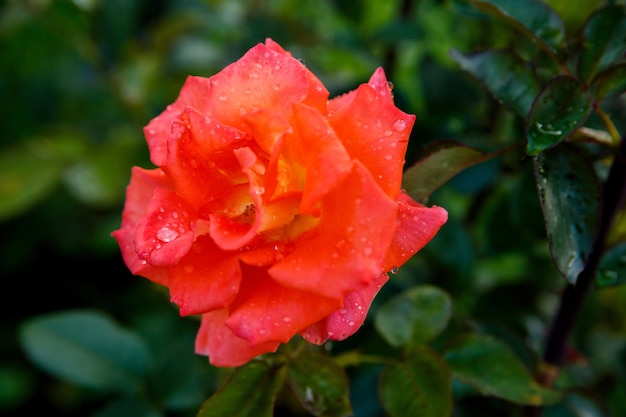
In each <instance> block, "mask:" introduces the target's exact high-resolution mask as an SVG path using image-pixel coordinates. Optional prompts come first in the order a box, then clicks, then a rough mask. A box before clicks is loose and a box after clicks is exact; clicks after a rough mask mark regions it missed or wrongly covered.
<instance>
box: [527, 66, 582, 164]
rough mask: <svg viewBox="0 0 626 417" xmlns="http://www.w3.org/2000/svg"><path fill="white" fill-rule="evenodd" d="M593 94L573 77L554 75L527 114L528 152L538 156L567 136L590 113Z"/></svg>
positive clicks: (580, 124)
mask: <svg viewBox="0 0 626 417" xmlns="http://www.w3.org/2000/svg"><path fill="white" fill-rule="evenodd" d="M591 104H592V101H591V96H589V94H588V93H587V92H586V91H584V90H583V86H582V85H581V84H580V83H579V82H578V81H576V80H575V79H574V78H571V77H567V76H559V77H555V78H553V79H552V80H551V81H550V82H549V83H548V85H547V86H546V87H545V89H544V90H543V91H542V92H541V93H540V94H539V96H538V97H537V99H536V100H535V103H534V104H533V106H532V109H531V110H530V115H529V116H528V126H527V139H528V143H527V144H526V152H527V153H528V154H529V155H537V154H539V153H540V152H542V151H544V150H546V149H548V148H550V147H552V146H554V145H556V144H557V143H559V142H560V141H562V140H563V139H565V138H566V137H568V136H569V135H570V134H571V133H572V132H573V131H574V130H575V129H577V128H578V127H580V126H582V125H583V124H584V123H585V121H586V120H587V117H589V114H590V113H591V107H592V106H591Z"/></svg>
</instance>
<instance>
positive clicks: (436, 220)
mask: <svg viewBox="0 0 626 417" xmlns="http://www.w3.org/2000/svg"><path fill="white" fill-rule="evenodd" d="M397 203H398V221H397V227H396V232H395V235H394V237H393V243H392V244H391V247H390V248H389V252H388V254H387V257H386V259H385V270H386V271H390V270H393V269H395V268H399V267H401V266H402V265H404V264H405V263H406V261H408V260H409V259H410V258H411V257H412V256H413V255H414V254H415V253H417V251H419V250H420V249H422V248H423V247H424V246H425V245H426V244H427V243H428V242H430V240H431V239H432V238H433V237H435V235H436V234H437V232H438V231H439V229H440V228H441V226H443V225H444V224H445V223H446V221H448V212H447V211H446V210H445V209H443V208H441V207H437V206H433V207H426V206H423V205H422V204H420V203H417V202H415V201H414V200H413V199H412V198H411V197H410V196H409V195H408V194H407V193H405V192H402V193H400V195H399V196H398V199H397Z"/></svg>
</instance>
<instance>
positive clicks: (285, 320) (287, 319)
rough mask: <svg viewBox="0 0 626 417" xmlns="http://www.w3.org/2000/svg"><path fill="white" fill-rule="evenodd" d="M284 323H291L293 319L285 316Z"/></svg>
mask: <svg viewBox="0 0 626 417" xmlns="http://www.w3.org/2000/svg"><path fill="white" fill-rule="evenodd" d="M283 321H284V322H285V323H289V322H290V321H291V317H289V316H285V317H283Z"/></svg>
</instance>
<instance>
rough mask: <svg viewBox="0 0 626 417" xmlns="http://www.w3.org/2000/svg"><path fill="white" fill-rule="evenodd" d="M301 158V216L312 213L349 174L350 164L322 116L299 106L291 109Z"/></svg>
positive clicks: (311, 109)
mask: <svg viewBox="0 0 626 417" xmlns="http://www.w3.org/2000/svg"><path fill="white" fill-rule="evenodd" d="M294 110H295V112H294V113H295V114H294V119H295V121H296V126H297V127H298V133H299V136H300V142H301V146H302V148H303V149H305V150H306V152H305V154H304V163H305V171H306V179H305V184H304V193H303V195H302V201H301V203H300V212H301V213H307V214H308V213H312V212H313V208H314V207H315V205H316V204H317V203H318V202H319V200H320V199H321V198H322V196H324V195H325V194H327V193H328V192H329V191H330V190H331V189H332V188H334V187H335V186H336V185H337V184H338V183H339V182H341V181H343V179H344V178H345V177H346V176H347V175H348V174H349V173H350V171H351V169H352V161H351V159H350V156H349V155H348V153H347V152H346V149H345V148H344V147H343V144H342V143H341V141H340V140H339V139H338V138H337V135H335V132H334V131H333V130H332V128H331V127H330V126H329V125H328V123H327V122H326V121H325V120H324V118H323V117H322V114H321V113H320V112H319V111H318V110H316V109H314V108H312V107H308V106H305V105H302V104H296V105H294Z"/></svg>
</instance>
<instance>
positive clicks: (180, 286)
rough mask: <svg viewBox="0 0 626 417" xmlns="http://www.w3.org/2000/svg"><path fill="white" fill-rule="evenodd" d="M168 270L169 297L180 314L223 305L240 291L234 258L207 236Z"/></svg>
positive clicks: (238, 269)
mask: <svg viewBox="0 0 626 417" xmlns="http://www.w3.org/2000/svg"><path fill="white" fill-rule="evenodd" d="M169 271H170V272H169V281H168V287H169V289H170V299H171V301H172V302H174V303H176V304H177V305H178V307H179V309H180V314H181V316H187V315H190V314H200V313H206V312H208V311H212V310H218V309H223V308H226V307H228V305H229V304H230V303H231V302H232V301H233V300H234V299H235V296H236V295H237V292H238V291H239V283H240V281H241V269H240V268H239V261H238V260H237V257H236V256H235V255H234V254H232V253H226V252H224V251H222V250H221V249H219V248H218V247H217V246H216V245H215V243H213V241H212V240H211V239H210V238H208V237H203V238H200V239H198V241H197V242H195V243H194V245H193V248H192V250H191V251H190V252H189V253H188V254H187V255H186V256H185V257H184V258H183V259H181V260H180V262H179V263H178V265H176V266H174V267H172V268H170V270H169Z"/></svg>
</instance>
